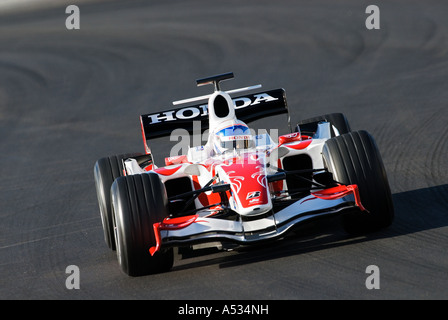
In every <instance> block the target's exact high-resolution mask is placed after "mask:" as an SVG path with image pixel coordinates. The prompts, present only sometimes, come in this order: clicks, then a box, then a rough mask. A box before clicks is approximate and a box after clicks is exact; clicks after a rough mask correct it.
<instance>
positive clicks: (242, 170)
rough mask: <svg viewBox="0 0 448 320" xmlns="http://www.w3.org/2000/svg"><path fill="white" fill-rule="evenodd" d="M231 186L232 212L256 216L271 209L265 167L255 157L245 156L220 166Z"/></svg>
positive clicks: (251, 155) (252, 155)
mask: <svg viewBox="0 0 448 320" xmlns="http://www.w3.org/2000/svg"><path fill="white" fill-rule="evenodd" d="M221 169H222V170H223V171H224V173H225V175H227V179H228V181H229V183H230V185H231V190H232V197H233V200H234V203H233V205H234V206H235V208H234V210H235V211H237V212H238V213H239V214H241V215H248V216H249V215H258V214H262V213H265V212H266V211H269V210H271V209H272V202H271V197H270V193H269V186H268V182H267V179H266V170H265V165H264V163H263V162H262V161H260V159H259V158H258V156H257V155H255V154H246V155H243V156H241V157H236V158H233V159H231V160H229V161H228V163H227V164H223V165H221Z"/></svg>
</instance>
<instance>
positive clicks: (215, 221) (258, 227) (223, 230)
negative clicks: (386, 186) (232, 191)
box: [150, 185, 367, 255]
mask: <svg viewBox="0 0 448 320" xmlns="http://www.w3.org/2000/svg"><path fill="white" fill-rule="evenodd" d="M327 190H328V189H327ZM354 211H357V212H359V213H360V214H363V213H364V212H366V211H367V210H366V209H365V208H364V207H363V206H362V204H361V202H360V199H359V193H358V189H357V186H356V185H349V186H339V187H335V188H333V190H330V192H325V193H319V192H315V193H311V194H310V195H309V196H307V197H304V198H302V199H300V200H298V201H296V202H294V203H292V204H291V205H289V206H287V207H286V208H284V209H282V210H280V211H278V212H275V213H273V214H271V215H261V216H260V217H259V218H257V217H256V216H255V217H251V218H243V217H241V216H240V219H239V220H237V221H235V220H225V219H220V218H213V217H200V216H199V215H191V216H186V217H180V218H173V219H165V220H164V221H163V222H159V223H155V224H154V225H153V228H154V233H155V236H156V246H155V247H152V248H151V249H150V253H151V254H152V255H153V254H154V253H155V252H156V251H158V250H160V249H163V248H164V247H172V246H182V245H190V244H195V243H202V242H215V241H220V242H234V243H238V244H253V243H256V242H259V241H265V240H274V239H276V238H280V237H282V236H283V235H284V234H285V233H286V232H288V231H289V230H290V229H291V228H292V227H294V226H297V225H300V224H303V223H306V222H309V221H311V220H315V219H320V218H327V217H330V216H336V215H340V214H343V213H348V212H354Z"/></svg>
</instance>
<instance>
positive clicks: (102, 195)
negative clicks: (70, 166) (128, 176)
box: [93, 153, 141, 250]
mask: <svg viewBox="0 0 448 320" xmlns="http://www.w3.org/2000/svg"><path fill="white" fill-rule="evenodd" d="M137 155H141V153H129V154H121V155H114V156H110V157H105V158H101V159H99V160H98V161H97V162H96V163H95V166H94V168H93V173H94V177H95V188H96V194H97V197H98V204H99V207H100V215H101V223H102V225H103V233H104V241H105V242H106V244H107V246H108V247H109V248H110V249H111V250H115V238H114V230H113V223H112V211H111V206H110V187H111V186H112V183H113V182H114V181H115V179H116V178H118V177H121V176H122V175H123V164H122V160H123V159H126V158H130V157H133V156H137Z"/></svg>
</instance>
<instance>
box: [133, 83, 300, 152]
mask: <svg viewBox="0 0 448 320" xmlns="http://www.w3.org/2000/svg"><path fill="white" fill-rule="evenodd" d="M232 100H233V103H234V105H235V114H236V117H237V119H239V120H241V121H244V122H246V123H249V122H252V121H255V120H258V119H261V118H265V117H269V116H274V115H279V114H287V121H288V125H289V126H290V127H291V125H290V118H289V111H288V106H287V103H286V94H285V90H284V89H275V90H270V91H262V92H259V93H254V94H246V95H242V96H238V97H235V98H232ZM194 121H200V122H201V134H202V133H203V132H204V131H205V130H207V129H209V128H208V126H209V122H208V105H207V103H203V104H195V105H191V106H186V107H182V108H176V109H171V110H167V111H161V112H157V113H150V114H144V115H141V116H140V122H141V126H142V135H143V142H144V144H145V149H146V153H150V150H149V148H148V146H147V143H146V141H147V140H150V139H153V138H159V137H165V136H169V135H171V132H172V131H173V130H175V129H185V130H187V131H188V132H189V133H190V134H192V133H193V122H194ZM195 129H196V127H195ZM196 130H197V129H196Z"/></svg>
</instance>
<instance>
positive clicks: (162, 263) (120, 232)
mask: <svg viewBox="0 0 448 320" xmlns="http://www.w3.org/2000/svg"><path fill="white" fill-rule="evenodd" d="M111 194H112V209H113V213H114V224H115V237H116V247H117V257H118V262H119V264H120V267H121V269H122V271H123V272H124V273H126V274H128V275H130V276H142V275H146V274H151V273H157V272H163V271H167V270H169V269H170V268H171V267H172V264H173V251H172V249H169V250H166V251H162V252H157V253H156V254H155V255H154V256H151V255H150V253H149V249H150V248H151V247H152V246H154V245H155V244H156V240H155V235H154V230H153V224H154V223H156V222H160V221H162V220H163V219H164V218H165V217H167V215H168V211H167V195H166V191H165V187H164V185H163V184H162V182H161V181H160V179H159V177H158V175H157V174H155V173H148V174H138V175H131V176H125V177H120V178H118V179H116V180H115V182H114V183H113V184H112V188H111Z"/></svg>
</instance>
